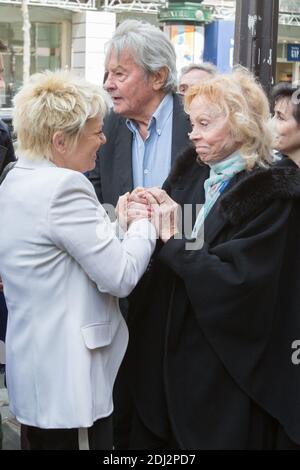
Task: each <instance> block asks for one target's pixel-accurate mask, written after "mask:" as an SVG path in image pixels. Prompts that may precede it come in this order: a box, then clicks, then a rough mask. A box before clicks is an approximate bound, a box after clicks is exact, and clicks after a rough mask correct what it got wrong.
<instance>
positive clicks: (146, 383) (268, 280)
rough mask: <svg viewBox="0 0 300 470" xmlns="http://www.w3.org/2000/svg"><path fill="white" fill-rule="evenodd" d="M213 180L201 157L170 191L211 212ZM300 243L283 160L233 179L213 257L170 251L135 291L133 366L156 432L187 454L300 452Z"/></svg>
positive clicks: (212, 226) (299, 177)
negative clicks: (207, 188)
mask: <svg viewBox="0 0 300 470" xmlns="http://www.w3.org/2000/svg"><path fill="white" fill-rule="evenodd" d="M208 173H209V170H208V168H207V171H206V175H205V171H204V169H203V167H202V168H201V166H199V164H198V163H197V162H196V154H195V153H194V151H193V150H192V151H190V152H188V153H187V154H185V155H184V157H183V159H182V160H181V159H179V160H178V167H177V168H175V169H174V172H173V174H172V175H171V176H170V177H169V179H168V181H167V183H166V189H167V190H168V192H169V193H170V195H171V197H172V198H173V199H175V200H176V201H177V202H178V203H180V204H187V203H192V204H195V203H199V204H200V203H203V202H204V190H203V183H204V180H205V178H206V177H207V176H208ZM194 220H195V218H194ZM299 240H300V170H299V169H298V167H297V166H296V165H295V164H294V163H293V162H292V161H291V160H289V159H283V161H282V162H280V163H279V164H278V165H276V166H274V167H273V168H270V169H267V170H257V171H256V170H255V171H253V172H249V173H247V172H242V173H240V174H239V175H236V177H234V178H233V179H232V180H231V183H230V184H229V185H228V186H227V188H226V190H225V192H224V194H223V195H222V196H221V197H220V198H219V200H218V201H217V203H216V204H215V206H214V207H213V208H212V210H211V212H210V214H209V215H208V217H207V219H206V221H205V242H204V245H203V248H202V249H200V250H196V251H188V250H186V240H184V239H182V240H180V239H179V240H175V239H170V240H169V241H168V242H167V243H166V244H165V245H162V248H161V250H160V251H159V253H158V255H157V257H156V259H155V260H154V261H153V264H152V268H151V270H150V271H149V272H148V273H147V274H146V275H145V276H144V277H143V279H142V281H141V283H140V285H139V286H138V289H137V290H136V292H134V293H133V295H135V302H133V303H132V308H131V310H130V312H129V331H130V341H129V347H128V350H127V353H126V356H125V362H124V370H126V371H127V374H128V377H129V382H130V385H131V391H132V395H133V400H134V406H135V409H136V412H137V413H138V416H139V418H140V419H141V420H142V422H143V423H144V425H145V426H146V427H147V428H148V429H149V430H151V431H152V433H154V434H156V435H157V436H159V437H160V438H161V439H167V438H168V434H169V433H170V429H171V432H172V434H173V436H175V439H176V441H177V443H178V445H179V446H180V448H182V449H276V448H277V449H285V448H298V446H300V395H299V390H300V364H299V363H297V361H295V359H297V355H296V354H295V349H294V348H295V347H296V346H295V345H297V344H299V343H295V341H296V340H297V341H298V342H299V340H300V313H299V312H300V245H299ZM299 356H300V354H299ZM293 358H294V360H293ZM298 362H299V361H298ZM130 445H131V447H132V448H135V443H134V442H131V444H130Z"/></svg>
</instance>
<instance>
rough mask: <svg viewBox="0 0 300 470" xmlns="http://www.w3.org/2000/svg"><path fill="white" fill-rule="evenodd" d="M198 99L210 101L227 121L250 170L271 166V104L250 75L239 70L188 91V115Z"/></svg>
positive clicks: (186, 106)
mask: <svg viewBox="0 0 300 470" xmlns="http://www.w3.org/2000/svg"><path fill="white" fill-rule="evenodd" d="M199 96H204V97H205V98H206V99H208V100H209V101H211V102H212V103H213V104H214V105H215V106H216V107H217V108H218V109H219V110H220V112H222V113H223V114H224V115H225V116H226V117H227V118H228V121H229V126H230V131H231V136H232V139H233V140H236V141H238V142H241V148H240V153H241V156H242V157H243V158H245V159H246V160H247V168H252V167H253V166H254V165H255V164H258V165H260V166H268V165H269V164H270V163H272V161H273V156H272V151H271V148H272V140H273V138H272V132H271V129H270V107H269V102H268V99H267V97H266V95H265V92H264V90H263V88H262V86H261V85H260V84H259V83H258V82H257V81H256V79H255V78H254V76H253V75H252V74H251V73H250V72H248V71H247V70H246V69H244V68H242V67H238V68H236V69H235V70H234V71H233V72H232V73H231V74H228V75H218V76H216V77H214V78H211V79H209V80H207V81H204V82H199V84H197V85H195V86H193V87H191V88H189V90H188V91H187V94H186V95H185V99H184V106H185V111H186V112H187V113H189V107H190V105H191V103H192V101H193V100H194V99H195V98H197V97H199Z"/></svg>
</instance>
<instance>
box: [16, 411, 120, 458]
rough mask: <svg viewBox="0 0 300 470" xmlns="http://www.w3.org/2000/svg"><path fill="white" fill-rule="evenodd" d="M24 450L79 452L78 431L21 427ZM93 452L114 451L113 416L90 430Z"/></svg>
mask: <svg viewBox="0 0 300 470" xmlns="http://www.w3.org/2000/svg"><path fill="white" fill-rule="evenodd" d="M21 435H22V439H21V448H22V450H79V443H78V429H77V428H74V429H41V428H36V427H34V426H27V425H25V424H22V425H21ZM88 441H89V448H90V449H91V450H111V449H112V415H111V416H108V417H107V418H103V419H98V420H97V421H95V422H94V424H93V426H91V427H90V428H88Z"/></svg>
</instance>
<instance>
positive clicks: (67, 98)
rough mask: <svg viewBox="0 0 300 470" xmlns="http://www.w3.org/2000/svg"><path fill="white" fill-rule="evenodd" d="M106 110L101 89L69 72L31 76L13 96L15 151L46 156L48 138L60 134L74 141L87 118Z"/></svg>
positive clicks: (34, 155)
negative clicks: (16, 140) (16, 143)
mask: <svg viewBox="0 0 300 470" xmlns="http://www.w3.org/2000/svg"><path fill="white" fill-rule="evenodd" d="M106 110H107V99H106V96H105V92H104V91H103V90H102V89H101V88H100V87H98V86H96V85H92V84H91V83H88V82H87V81H86V80H84V79H83V78H80V77H76V76H74V75H73V74H72V73H71V72H69V71H63V70H61V71H59V70H58V71H56V72H50V71H49V70H47V71H45V72H42V73H37V74H35V75H32V76H31V77H30V79H29V81H28V83H27V84H25V85H24V86H23V87H22V88H21V89H20V91H19V92H18V93H17V94H16V96H15V98H14V113H13V125H14V129H15V132H16V133H17V138H18V151H19V152H20V153H22V154H25V155H27V156H29V157H31V158H36V159H43V158H46V159H50V158H51V155H52V137H53V134H54V133H55V132H57V131H61V132H63V133H64V135H65V136H66V138H67V139H68V142H69V143H70V144H71V145H73V144H75V143H76V141H77V139H78V137H79V136H80V133H81V132H82V130H83V129H84V127H85V124H86V122H87V120H88V119H91V118H93V117H95V116H97V115H98V114H99V115H100V117H101V118H102V119H103V118H104V116H105V113H106Z"/></svg>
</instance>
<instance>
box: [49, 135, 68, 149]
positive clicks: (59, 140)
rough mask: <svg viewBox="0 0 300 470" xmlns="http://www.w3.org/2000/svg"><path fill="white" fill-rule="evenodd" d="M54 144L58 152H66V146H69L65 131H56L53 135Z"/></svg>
mask: <svg viewBox="0 0 300 470" xmlns="http://www.w3.org/2000/svg"><path fill="white" fill-rule="evenodd" d="M52 145H53V148H54V150H56V152H59V153H60V154H64V153H65V152H66V148H67V145H66V137H65V135H64V133H63V132H61V131H56V132H54V134H53V137H52Z"/></svg>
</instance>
